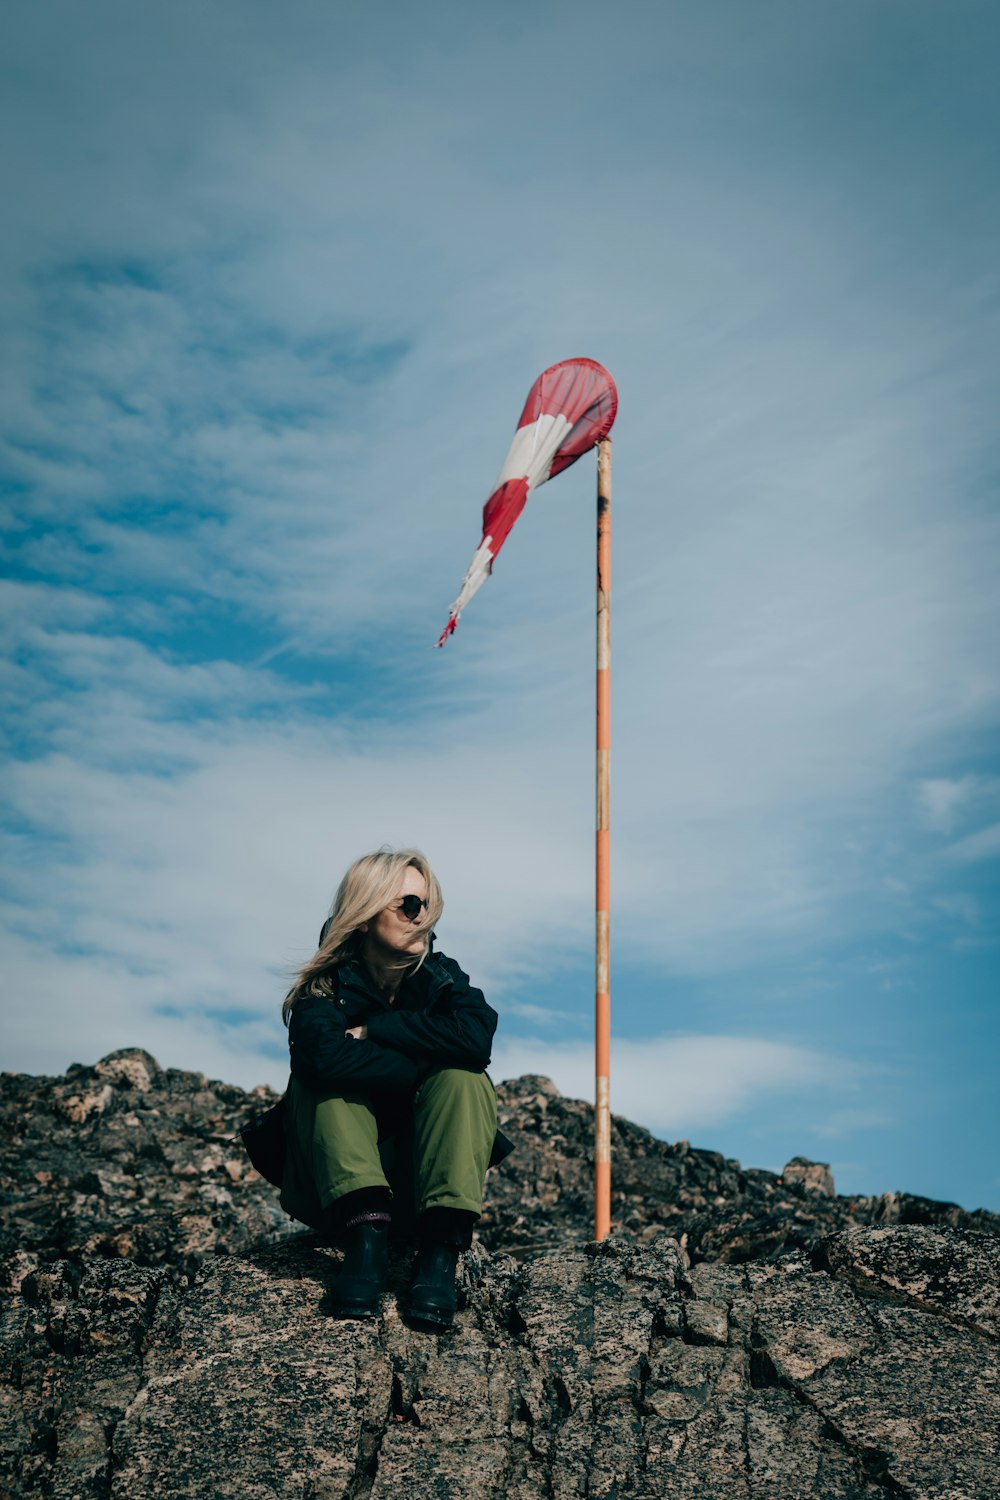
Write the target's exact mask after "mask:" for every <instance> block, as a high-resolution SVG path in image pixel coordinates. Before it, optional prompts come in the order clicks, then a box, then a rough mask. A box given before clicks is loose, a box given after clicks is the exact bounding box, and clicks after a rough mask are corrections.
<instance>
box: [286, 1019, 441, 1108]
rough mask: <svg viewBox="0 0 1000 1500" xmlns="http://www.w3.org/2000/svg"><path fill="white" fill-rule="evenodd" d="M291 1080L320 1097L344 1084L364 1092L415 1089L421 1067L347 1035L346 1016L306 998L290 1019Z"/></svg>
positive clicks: (399, 1054) (372, 1044)
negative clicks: (370, 1090)
mask: <svg viewBox="0 0 1000 1500" xmlns="http://www.w3.org/2000/svg"><path fill="white" fill-rule="evenodd" d="M288 1050H289V1053H290V1056H291V1069H292V1077H293V1078H297V1079H298V1081H299V1083H302V1084H305V1086H306V1088H309V1089H313V1090H314V1091H315V1092H316V1093H318V1094H324V1093H329V1092H330V1091H331V1090H333V1089H339V1088H343V1087H344V1086H345V1085H347V1086H350V1087H352V1088H360V1089H393V1090H398V1089H412V1088H414V1087H415V1086H416V1083H417V1073H418V1069H417V1065H416V1063H415V1062H414V1061H413V1060H412V1059H411V1058H409V1057H407V1056H405V1054H404V1053H402V1052H399V1051H396V1050H394V1049H392V1048H391V1047H388V1046H382V1045H379V1044H378V1043H377V1042H375V1041H373V1040H371V1037H370V1034H369V1040H368V1041H357V1040H356V1039H355V1038H354V1037H351V1036H347V1035H346V1034H345V1025H344V1019H343V1017H342V1016H341V1015H340V1014H339V1013H338V1011H337V1009H336V1007H335V1006H333V1005H331V1003H330V1002H329V1000H325V999H323V998H322V997H320V996H313V995H308V996H304V997H303V998H302V999H301V1000H300V1001H298V1002H297V1003H296V1004H295V1005H294V1006H293V1007H292V1014H291V1016H290V1017H289V1021H288Z"/></svg>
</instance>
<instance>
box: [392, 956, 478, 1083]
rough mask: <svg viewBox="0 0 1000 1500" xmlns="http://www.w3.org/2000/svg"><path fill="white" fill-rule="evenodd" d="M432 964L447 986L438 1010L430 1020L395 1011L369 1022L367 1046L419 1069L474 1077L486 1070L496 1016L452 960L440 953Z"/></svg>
mask: <svg viewBox="0 0 1000 1500" xmlns="http://www.w3.org/2000/svg"><path fill="white" fill-rule="evenodd" d="M437 959H438V963H439V964H440V965H441V966H442V967H443V968H444V969H445V970H446V971H447V974H448V977H449V978H450V979H451V981H452V982H451V984H450V986H449V987H448V989H447V991H446V992H445V994H444V995H443V996H442V998H441V1002H440V1008H439V1009H435V1010H434V1011H433V1012H431V1013H429V1014H428V1013H426V1012H423V1011H409V1010H400V1011H392V1012H390V1013H388V1014H385V1015H381V1014H380V1015H377V1016H371V1017H369V1020H368V1037H369V1040H370V1041H373V1042H377V1043H378V1044H379V1046H381V1047H385V1048H386V1049H389V1048H392V1049H393V1050H394V1051H396V1052H398V1053H399V1054H401V1055H403V1056H405V1057H408V1058H412V1059H413V1060H414V1062H417V1063H420V1064H421V1065H422V1066H423V1067H424V1068H426V1067H427V1065H428V1064H431V1065H432V1066H434V1067H453V1068H469V1069H471V1070H473V1071H475V1072H479V1071H481V1070H482V1069H483V1068H486V1067H488V1066H489V1061H490V1049H491V1047H492V1044H493V1033H494V1032H495V1031H496V1029H497V1013H496V1011H495V1010H493V1008H492V1007H491V1006H489V1005H487V1003H486V998H485V996H484V995H483V992H482V990H477V989H476V987H475V985H473V984H470V983H469V976H468V974H466V973H464V972H463V970H462V969H460V968H459V966H458V964H457V963H456V962H455V960H454V959H453V958H446V957H445V955H444V954H443V953H441V954H438V955H437Z"/></svg>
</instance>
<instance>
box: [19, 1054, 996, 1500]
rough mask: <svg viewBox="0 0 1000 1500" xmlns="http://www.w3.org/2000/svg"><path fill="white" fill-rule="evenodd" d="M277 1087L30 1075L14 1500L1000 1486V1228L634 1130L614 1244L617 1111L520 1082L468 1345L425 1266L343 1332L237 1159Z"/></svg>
mask: <svg viewBox="0 0 1000 1500" xmlns="http://www.w3.org/2000/svg"><path fill="white" fill-rule="evenodd" d="M265 1093H266V1091H265ZM263 1097H264V1095H263V1094H261V1095H259V1096H253V1097H250V1098H248V1096H247V1095H244V1094H243V1093H242V1092H241V1091H240V1090H238V1089H231V1088H229V1087H228V1086H226V1085H222V1084H214V1083H208V1082H206V1080H204V1079H203V1078H201V1077H200V1076H199V1075H195V1074H179V1073H175V1072H170V1071H167V1072H164V1071H163V1070H160V1069H159V1068H158V1067H157V1065H156V1063H155V1062H154V1060H153V1059H152V1058H149V1057H148V1056H147V1055H146V1054H142V1053H137V1052H125V1053H118V1054H114V1055H113V1056H112V1057H111V1058H107V1059H104V1060H103V1061H102V1062H101V1063H99V1064H97V1065H96V1067H94V1068H87V1069H78V1070H72V1071H71V1073H70V1074H69V1075H67V1076H66V1077H65V1078H62V1079H25V1078H17V1077H11V1076H10V1075H8V1076H6V1077H5V1078H4V1080H3V1099H2V1103H0V1129H2V1131H3V1136H4V1142H5V1152H4V1160H5V1170H6V1176H5V1178H4V1190H5V1197H6V1211H5V1227H4V1234H5V1241H4V1250H5V1253H6V1267H7V1280H8V1285H9V1287H10V1295H8V1297H7V1298H6V1302H5V1306H4V1310H3V1319H2V1323H0V1359H2V1363H3V1368H4V1370H5V1371H6V1372H7V1375H6V1378H5V1380H4V1384H3V1386H2V1387H0V1497H4V1500H5V1497H8V1496H10V1497H13V1496H21V1495H32V1494H35V1495H51V1496H54V1497H66V1500H70V1497H74V1496H78V1497H80V1500H84V1497H102V1500H105V1497H111V1500H148V1497H152V1496H157V1497H160V1496H163V1497H172V1496H191V1497H199V1500H201V1497H210V1500H215V1497H229V1496H233V1497H236V1496H239V1497H241V1500H243V1497H248V1500H257V1497H262V1500H263V1497H271V1496H282V1497H294V1500H358V1497H364V1496H372V1497H376V1500H379V1497H389V1496H392V1497H394V1500H395V1497H409V1496H414V1497H450V1496H455V1497H459V1496H461V1497H463V1500H464V1497H470V1500H475V1497H480V1496H481V1497H500V1496H506V1497H510V1500H529V1497H530V1500H534V1497H542V1496H555V1497H559V1500H562V1497H576V1496H579V1497H585V1496H586V1497H592V1500H596V1497H609V1500H652V1497H658V1496H664V1497H666V1496H677V1497H687V1496H691V1497H695V1496H697V1497H698V1500H713V1497H715V1496H719V1497H723V1496H725V1497H726V1500H734V1497H735V1500H742V1497H746V1500H785V1497H787V1500H803V1497H817V1500H838V1497H845V1500H851V1497H861V1496H865V1497H872V1496H882V1495H893V1496H900V1495H902V1496H909V1497H912V1500H918V1497H928V1500H987V1497H990V1500H992V1497H993V1496H995V1494H996V1492H997V1486H996V1474H997V1473H998V1472H1000V1444H998V1414H1000V1351H998V1332H1000V1236H998V1235H997V1233H996V1229H997V1220H996V1218H995V1216H992V1215H988V1214H966V1213H964V1211H963V1210H961V1209H958V1208H957V1207H955V1206H954V1205H947V1204H936V1205H935V1204H928V1203H925V1202H924V1201H923V1200H917V1199H908V1198H906V1197H904V1196H903V1195H899V1196H895V1195H887V1196H886V1198H884V1199H874V1200H872V1199H845V1198H837V1197H836V1196H833V1195H832V1183H831V1182H829V1181H828V1180H827V1177H826V1176H825V1175H824V1172H823V1168H822V1164H821V1163H808V1162H805V1163H803V1162H800V1163H799V1164H798V1165H799V1172H798V1174H797V1173H796V1172H795V1171H792V1172H791V1173H787V1172H786V1173H783V1174H782V1179H778V1178H777V1177H775V1176H773V1175H772V1174H769V1173H759V1172H752V1171H747V1170H745V1169H743V1168H741V1167H740V1166H739V1164H738V1163H736V1162H728V1161H726V1160H725V1159H724V1158H722V1157H719V1156H717V1155H715V1154H713V1153H711V1152H704V1151H694V1150H692V1149H691V1148H690V1147H688V1146H687V1145H686V1144H685V1143H680V1144H679V1145H676V1146H669V1145H666V1144H665V1143H663V1142H660V1141H656V1140H655V1139H654V1138H653V1137H652V1136H649V1135H648V1134H647V1133H646V1132H645V1131H642V1130H640V1129H638V1127H635V1126H632V1125H629V1124H628V1122H626V1121H622V1120H617V1121H616V1122H615V1132H616V1138H615V1147H616V1176H617V1179H618V1181H617V1197H616V1203H615V1213H616V1216H617V1218H618V1220H619V1222H620V1223H621V1225H622V1227H623V1228H622V1232H621V1233H618V1234H616V1235H615V1236H613V1237H612V1239H610V1240H609V1241H606V1242H605V1243H604V1244H603V1245H599V1246H598V1245H594V1244H588V1243H587V1242H586V1236H587V1234H588V1233H589V1227H588V1226H589V1217H590V1196H589V1167H588V1162H587V1150H588V1146H589V1124H590V1116H589V1111H588V1109H587V1108H586V1106H584V1105H581V1104H579V1103H578V1102H577V1101H572V1100H563V1099H560V1098H559V1096H558V1095H557V1094H556V1093H555V1091H554V1090H553V1088H552V1086H551V1084H548V1083H547V1082H546V1081H545V1080H540V1079H537V1078H528V1079H521V1080H518V1081H517V1082H516V1083H514V1084H510V1085H507V1086H506V1087H505V1088H503V1089H502V1090H501V1098H502V1111H503V1113H504V1115H505V1118H506V1124H505V1129H507V1130H508V1133H509V1134H511V1135H512V1136H514V1137H516V1139H517V1142H518V1152H517V1155H516V1157H515V1158H514V1159H513V1161H512V1163H511V1165H510V1167H509V1168H504V1169H501V1171H500V1172H498V1173H495V1174H493V1177H492V1183H491V1198H490V1215H489V1221H488V1223H487V1224H486V1225H485V1226H484V1236H483V1242H482V1243H480V1244H477V1245H476V1246H475V1247H474V1248H473V1250H472V1251H471V1252H470V1254H469V1255H468V1256H467V1257H465V1263H464V1267H463V1270H462V1278H461V1298H460V1304H461V1305H460V1311H459V1315H458V1319H457V1322H456V1328H455V1330H454V1332H453V1333H452V1334H450V1335H447V1336H440V1337H437V1336H432V1335H429V1334H427V1333H425V1332H420V1331H418V1330H416V1329H413V1328H410V1327H408V1326H407V1325H406V1323H405V1322H404V1321H403V1320H402V1319H401V1318H400V1316H399V1313H398V1311H397V1306H396V1298H395V1291H396V1290H398V1289H399V1287H400V1286H401V1285H402V1284H403V1279H404V1278H405V1276H406V1274H407V1259H408V1256H407V1252H406V1251H405V1250H404V1251H401V1252H400V1253H399V1258H398V1259H397V1260H396V1261H395V1262H394V1287H393V1291H392V1292H390V1293H388V1294H387V1295H386V1296H385V1297H384V1298H383V1302H382V1309H381V1314H380V1317H379V1318H378V1319H377V1320H375V1321H372V1322H369V1323H360V1322H353V1323H341V1322H337V1321H335V1320H333V1319H331V1318H330V1317H329V1316H328V1315H327V1312H326V1302H327V1287H328V1285H329V1283H330V1280H331V1278H332V1276H333V1275H334V1274H335V1271H336V1264H337V1260H338V1253H337V1252H336V1251H335V1250H332V1249H330V1248H328V1247H326V1246H324V1245H322V1244H321V1243H320V1242H319V1241H318V1240H317V1239H316V1238H315V1237H314V1236H312V1235H309V1234H301V1233H290V1232H289V1230H288V1227H287V1226H286V1224H285V1223H284V1222H283V1221H282V1219H281V1218H280V1216H279V1215H277V1214H276V1213H275V1211H274V1207H273V1199H274V1196H275V1195H274V1193H273V1190H272V1189H270V1188H268V1187H267V1186H266V1185H264V1184H261V1183H260V1182H259V1181H258V1180H256V1179H255V1177H254V1175H253V1174H252V1173H251V1172H248V1171H247V1170H246V1169H245V1168H244V1166H243V1163H242V1162H241V1160H240V1158H239V1156H238V1155H237V1154H236V1148H235V1147H232V1149H231V1137H232V1135H233V1134H234V1133H235V1129H236V1126H237V1125H238V1124H239V1123H240V1122H241V1120H242V1118H243V1117H244V1116H245V1114H246V1113H248V1104H249V1106H250V1107H252V1105H253V1104H254V1103H256V1102H258V1098H263ZM795 1165H796V1164H795V1163H792V1164H790V1166H793V1167H794V1166H795ZM813 1168H815V1169H816V1170H815V1171H813V1170H810V1169H813ZM789 1177H790V1178H791V1179H792V1180H791V1181H789V1180H788V1178H789ZM907 1218H909V1219H910V1220H911V1221H912V1222H906V1220H907ZM505 1240H506V1241H507V1243H508V1244H509V1245H511V1246H512V1247H513V1248H514V1249H515V1250H516V1256H515V1255H511V1254H504V1253H501V1251H500V1249H499V1248H498V1247H499V1246H500V1245H501V1244H502V1243H503V1242H504V1241H505ZM491 1245H492V1247H493V1248H490V1246H491Z"/></svg>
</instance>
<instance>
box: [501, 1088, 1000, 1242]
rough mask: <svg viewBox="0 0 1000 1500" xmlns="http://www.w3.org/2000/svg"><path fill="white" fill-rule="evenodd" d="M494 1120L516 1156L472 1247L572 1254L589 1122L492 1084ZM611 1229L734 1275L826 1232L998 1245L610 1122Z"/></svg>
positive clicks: (582, 1110) (893, 1198)
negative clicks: (902, 1229)
mask: <svg viewBox="0 0 1000 1500" xmlns="http://www.w3.org/2000/svg"><path fill="white" fill-rule="evenodd" d="M499 1100H500V1120H501V1125H502V1127H503V1129H504V1131H505V1132H506V1133H507V1134H508V1135H509V1136H510V1137H511V1139H512V1140H513V1141H515V1142H516V1144H517V1152H516V1154H515V1155H514V1156H513V1157H512V1158H511V1160H510V1168H509V1170H501V1171H499V1172H496V1173H492V1174H491V1175H490V1178H489V1180H488V1186H487V1203H486V1213H485V1215H484V1220H483V1224H482V1229H481V1233H482V1238H483V1241H484V1243H486V1244H487V1245H489V1246H490V1247H491V1248H493V1249H505V1250H509V1251H513V1252H514V1253H515V1254H518V1255H525V1254H532V1253H537V1252H538V1251H540V1250H544V1249H551V1248H554V1247H555V1246H556V1245H560V1244H565V1243H566V1242H567V1240H570V1241H572V1242H575V1243H581V1244H582V1243H583V1242H585V1241H586V1240H587V1239H589V1238H590V1235H591V1234H592V1232H593V1231H592V1227H591V1226H592V1225H593V1212H594V1211H593V1165H592V1163H593V1110H592V1108H591V1107H590V1106H589V1105H586V1104H584V1103H582V1102H581V1101H580V1100H579V1099H564V1098H562V1096H561V1095H560V1094H559V1092H558V1090H557V1089H556V1088H555V1086H554V1085H553V1084H552V1083H551V1082H550V1081H549V1079H547V1078H539V1077H532V1076H527V1077H524V1078H518V1079H515V1080H513V1081H512V1082H509V1083H506V1084H502V1085H501V1087H500V1089H499ZM612 1159H613V1162H614V1170H613V1179H612V1183H613V1185H612V1204H611V1210H612V1221H613V1224H614V1226H615V1227H616V1228H617V1229H618V1230H620V1231H624V1232H626V1233H628V1234H631V1235H634V1236H636V1237H637V1238H638V1239H639V1240H641V1241H650V1240H652V1239H654V1238H655V1237H656V1236H658V1235H660V1234H667V1235H668V1236H669V1237H671V1238H673V1239H677V1240H678V1241H679V1243H680V1244H681V1246H682V1247H683V1248H684V1250H685V1251H686V1253H687V1254H688V1256H689V1257H690V1259H691V1260H692V1261H695V1262H697V1261H703V1260H711V1261H725V1262H728V1263H731V1264H739V1263H742V1262H745V1261H757V1260H762V1259H768V1258H774V1257H775V1256H777V1255H781V1254H784V1253H786V1252H788V1251H790V1250H796V1251H804V1252H809V1251H811V1250H812V1249H813V1247H814V1246H816V1245H817V1244H819V1242H820V1241H821V1240H822V1239H824V1238H825V1237H826V1236H828V1235H830V1234H831V1233H833V1232H834V1231H835V1230H838V1229H848V1228H850V1227H852V1226H860V1225H878V1224H884V1225H893V1224H927V1225H934V1224H947V1225H950V1226H951V1227H952V1228H965V1229H977V1230H982V1231H984V1232H988V1233H993V1234H997V1233H1000V1216H998V1215H997V1214H991V1213H987V1212H985V1211H982V1210H980V1211H978V1212H975V1213H968V1212H966V1211H965V1210H964V1209H962V1208H959V1207H958V1205H957V1204H954V1203H935V1202H933V1201H932V1200H930V1199H927V1198H918V1197H915V1196H913V1195H912V1194H908V1193H884V1194H882V1195H881V1196H879V1197H874V1198H866V1197H838V1196H836V1194H835V1193H834V1183H833V1177H832V1175H831V1173H830V1169H829V1167H828V1166H826V1165H825V1164H824V1163H822V1162H810V1161H807V1160H805V1159H804V1158H803V1157H794V1158H793V1159H792V1161H790V1162H789V1163H788V1165H787V1166H786V1167H785V1169H784V1171H783V1172H782V1173H781V1174H780V1175H778V1174H775V1173H774V1172H764V1171H759V1170H757V1169H754V1168H752V1167H743V1166H741V1165H740V1163H739V1162H738V1161H732V1160H730V1159H728V1158H726V1157H724V1156H722V1155H720V1154H719V1153H718V1152H717V1151H701V1150H696V1149H694V1148H692V1147H691V1146H690V1145H689V1144H688V1142H687V1141H678V1142H676V1143H675V1144H673V1145H671V1144H669V1143H668V1142H666V1141H661V1140H657V1138H656V1137H655V1136H653V1135H651V1134H650V1133H649V1131H648V1130H643V1129H642V1127H641V1126H639V1125H633V1124H632V1123H631V1122H630V1121H629V1120H625V1119H622V1118H621V1117H620V1116H617V1115H616V1116H613V1117H612Z"/></svg>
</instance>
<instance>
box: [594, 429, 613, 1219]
mask: <svg viewBox="0 0 1000 1500" xmlns="http://www.w3.org/2000/svg"><path fill="white" fill-rule="evenodd" d="M596 856H597V881H596V907H597V922H596V934H595V937H596V942H595V950H596V951H595V964H594V987H595V1002H594V1043H595V1046H594V1051H595V1069H594V1071H595V1089H594V1238H595V1239H598V1240H603V1239H606V1238H607V1236H608V1234H609V1232H610V1230H611V439H610V438H602V440H601V441H600V442H599V443H598V445H597V849H596Z"/></svg>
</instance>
